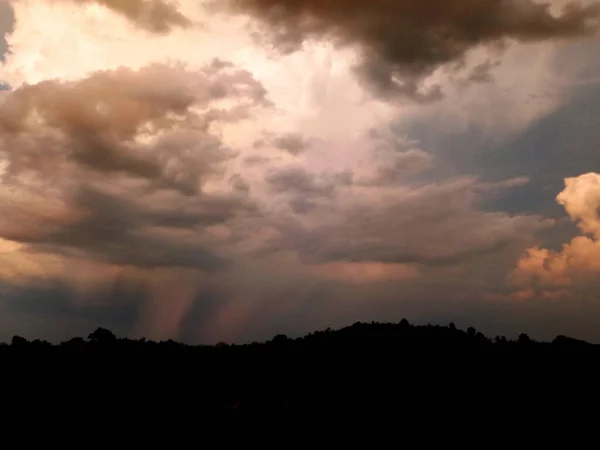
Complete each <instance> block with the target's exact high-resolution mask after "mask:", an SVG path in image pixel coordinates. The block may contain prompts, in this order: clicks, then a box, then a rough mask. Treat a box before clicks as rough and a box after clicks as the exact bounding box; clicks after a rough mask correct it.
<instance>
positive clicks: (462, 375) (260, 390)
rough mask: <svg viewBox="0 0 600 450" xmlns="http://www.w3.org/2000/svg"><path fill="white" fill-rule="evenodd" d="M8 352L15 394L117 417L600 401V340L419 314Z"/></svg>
mask: <svg viewBox="0 0 600 450" xmlns="http://www.w3.org/2000/svg"><path fill="white" fill-rule="evenodd" d="M0 364H1V365H2V367H3V372H2V376H3V380H4V381H5V382H4V386H5V393H4V398H5V400H7V401H9V400H10V401H13V400H14V403H10V404H11V405H13V406H14V405H20V407H22V408H26V409H29V410H31V409H32V408H33V409H35V410H36V411H37V412H38V413H39V414H50V415H52V414H55V412H53V411H55V410H56V407H57V405H61V408H63V407H64V408H67V410H69V411H88V413H89V412H90V411H92V412H93V411H95V412H96V413H98V412H99V411H104V410H107V411H110V417H111V420H117V418H119V417H120V418H126V417H130V416H131V417H133V416H137V417H152V415H153V414H154V416H156V415H158V416H160V417H163V418H165V419H164V420H167V418H166V417H167V416H168V417H170V418H173V417H175V416H176V417H187V418H188V419H189V418H190V417H199V415H209V416H211V417H213V418H214V417H229V418H231V419H235V418H252V419H256V418H257V417H263V418H265V417H268V418H270V419H271V420H282V419H283V418H286V417H288V418H292V417H295V418H296V419H294V420H297V418H298V417H304V418H307V417H311V418H313V419H315V418H325V417H331V418H335V420H338V419H339V420H341V419H343V418H352V417H357V415H359V416H364V417H372V416H375V415H381V414H383V415H388V416H390V417H403V418H404V419H403V420H405V422H404V423H409V422H410V421H413V422H419V421H421V420H424V421H425V422H419V423H428V424H430V425H431V426H434V424H437V425H436V426H438V425H440V424H446V425H447V426H450V424H455V423H456V424H460V423H462V421H467V422H465V423H469V424H471V425H469V426H475V425H474V424H475V423H477V424H479V425H478V426H479V427H481V426H482V424H485V425H486V426H490V424H494V423H495V424H496V425H495V426H498V427H500V428H501V429H504V433H507V432H508V431H510V430H512V431H514V430H515V426H516V424H519V423H524V422H523V421H525V422H527V423H530V422H531V423H532V421H534V420H542V423H545V424H546V426H547V427H552V426H554V425H551V424H553V423H555V422H556V421H558V422H560V423H562V426H563V428H564V425H565V423H566V422H565V420H568V419H569V418H573V417H575V415H577V414H578V413H581V412H582V411H583V409H586V410H589V411H591V412H590V413H589V414H597V413H596V411H597V409H598V403H596V401H597V400H596V398H597V393H598V385H599V384H600V376H599V375H600V371H599V369H600V346H598V345H592V344H589V343H586V342H583V341H579V340H576V339H571V338H568V337H565V336H559V337H557V338H556V339H554V341H552V342H536V341H533V340H531V339H530V338H529V337H528V336H527V335H526V334H522V335H521V336H520V337H519V338H518V339H516V340H510V339H506V338H504V337H496V338H494V339H490V338H488V337H486V336H484V335H483V334H482V333H480V332H477V331H476V330H475V329H474V328H469V329H467V330H460V329H457V328H456V327H455V326H454V325H453V324H450V326H412V325H410V324H409V323H408V322H407V321H406V320H403V321H402V322H400V323H355V324H354V325H352V326H349V327H346V328H343V329H340V330H335V331H334V330H330V329H327V330H325V331H318V332H315V333H311V334H309V335H307V336H304V337H301V338H297V339H290V338H288V337H286V336H284V335H278V336H275V337H274V338H273V339H272V340H270V341H268V342H263V343H252V344H245V345H228V344H224V343H222V344H218V345H215V346H191V345H184V344H181V343H177V342H174V341H166V342H152V341H149V340H146V339H139V340H132V339H117V337H116V336H115V335H114V334H113V333H112V332H110V331H109V330H106V329H103V328H99V329H97V330H96V331H94V332H93V333H91V334H90V335H89V336H88V337H87V338H85V339H84V338H80V337H79V338H73V339H71V340H69V341H67V342H63V343H61V344H59V345H51V344H50V343H48V342H44V341H39V340H35V341H28V340H26V339H24V338H21V337H18V336H15V337H14V338H13V339H12V342H11V343H9V344H8V343H7V344H2V345H0ZM5 404H8V403H6V402H5ZM23 405H26V407H25V406H23ZM90 405H93V407H92V406H90ZM90 408H91V409H90ZM582 408H583V409H582ZM187 411H191V413H189V414H192V416H189V414H188V413H187ZM590 417H591V416H590ZM593 417H596V416H593ZM419 418H421V419H419ZM124 420H125V419H124ZM127 420H129V419H127ZM144 420H146V419H144ZM161 420H162V419H161ZM290 420H291V419H290ZM332 420H333V419H332ZM503 420H504V421H507V422H506V423H504V422H503ZM498 421H500V422H498ZM511 421H512V422H511ZM528 421H529V422H528ZM503 427H504V428H503ZM480 429H481V428H480ZM558 429H559V428H557V430H558ZM547 432H548V430H546V433H547Z"/></svg>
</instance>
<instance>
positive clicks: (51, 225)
mask: <svg viewBox="0 0 600 450" xmlns="http://www.w3.org/2000/svg"><path fill="white" fill-rule="evenodd" d="M189 203H190V202H186V206H187V209H188V210H187V211H186V210H185V209H184V208H183V205H179V204H177V202H175V204H173V203H172V201H171V202H168V203H167V204H166V205H164V204H154V206H145V205H141V204H140V203H139V202H136V201H135V200H134V199H133V198H127V197H126V196H124V195H123V194H122V195H121V196H116V195H111V194H108V193H105V192H102V191H100V190H98V189H95V188H92V187H89V186H80V187H79V188H78V189H77V191H76V192H74V193H72V194H71V196H70V198H68V199H65V208H66V209H67V211H68V212H69V213H70V214H68V215H63V216H62V217H60V216H55V217H40V215H38V214H36V211H28V210H27V207H28V206H29V205H21V204H16V205H15V204H10V203H5V202H3V204H2V205H1V206H0V211H1V212H2V215H3V220H2V221H0V236H2V237H3V238H5V239H10V240H13V241H16V242H20V243H24V244H27V248H26V251H29V252H43V253H52V254H62V255H65V256H71V257H76V258H85V259H90V260H94V261H100V262H104V263H109V264H117V265H130V266H136V267H145V268H148V267H195V268H200V269H203V270H215V269H220V268H223V267H225V265H226V260H225V259H224V258H223V257H220V256H218V255H217V253H215V248H216V247H217V244H216V242H215V240H214V239H212V238H211V237H210V235H207V234H206V233H204V232H203V229H204V228H205V227H208V226H211V225H217V224H223V223H226V222H227V221H228V220H231V219H233V218H234V217H236V216H238V215H241V214H245V213H250V214H254V213H255V212H256V210H255V207H254V205H252V204H251V203H250V202H248V201H246V200H245V199H242V198H237V197H235V196H233V195H232V196H225V195H223V196H222V197H220V198H219V197H213V198H210V197H209V198H207V199H204V198H201V199H199V200H197V201H195V202H193V203H192V206H191V207H190V205H189ZM19 207H21V211H18V208H19ZM15 220H19V222H20V223H21V225H20V226H14V223H13V221H15ZM156 230H163V232H162V233H156V232H153V231H156ZM177 230H187V231H194V240H193V241H192V242H189V240H187V241H186V240H181V239H179V238H178V235H177V233H174V232H176V231H177Z"/></svg>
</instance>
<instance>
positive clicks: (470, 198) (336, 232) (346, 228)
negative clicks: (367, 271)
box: [273, 179, 549, 266]
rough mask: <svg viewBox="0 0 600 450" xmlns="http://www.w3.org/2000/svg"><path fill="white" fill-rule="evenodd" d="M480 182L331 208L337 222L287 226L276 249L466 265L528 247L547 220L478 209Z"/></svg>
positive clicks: (319, 257)
mask: <svg viewBox="0 0 600 450" xmlns="http://www.w3.org/2000/svg"><path fill="white" fill-rule="evenodd" d="M477 191H478V186H477V184H476V183H475V182H474V180H469V179H464V180H457V181H453V182H447V183H443V184H440V185H429V186H425V187H422V188H418V189H414V190H411V191H410V192H408V193H407V192H404V193H397V194H396V195H394V196H390V197H389V198H387V199H386V200H380V201H378V202H372V201H369V200H368V199H367V200H365V201H363V202H356V203H355V204H354V205H351V206H349V207H347V208H343V209H340V208H331V209H332V211H331V215H332V216H331V218H330V219H331V220H329V221H326V222H324V221H321V223H322V225H321V226H320V227H310V228H304V227H303V226H302V225H300V224H298V223H295V222H288V223H287V224H286V225H284V226H283V227H282V237H281V238H280V239H279V240H277V241H275V242H274V243H273V245H274V247H273V249H278V248H284V247H285V248H287V247H293V248H296V249H297V250H298V251H299V252H300V253H301V254H303V255H304V256H306V258H307V259H308V260H313V261H319V262H327V261H348V262H360V261H368V262H381V263H418V264H425V265H431V266H435V265H452V264H460V263H464V262H465V261H467V260H469V259H471V258H472V257H475V256H482V255H487V254H491V253H495V252H499V251H501V250H505V249H507V248H509V247H511V246H514V245H517V246H523V245H524V243H526V242H529V240H530V239H531V237H532V235H533V234H534V233H535V232H537V231H538V230H540V229H542V228H544V227H545V226H548V225H549V224H548V223H545V222H544V221H543V220H542V218H541V217H538V216H514V217H512V216H509V215H507V214H504V213H497V212H489V213H488V212H482V211H479V210H478V209H477V208H476V207H475V201H476V199H477V197H478V192H477Z"/></svg>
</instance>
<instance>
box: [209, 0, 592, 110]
mask: <svg viewBox="0 0 600 450" xmlns="http://www.w3.org/2000/svg"><path fill="white" fill-rule="evenodd" d="M212 6H214V7H215V8H217V9H221V10H223V9H225V10H227V11H230V12H234V13H241V14H248V15H251V16H253V17H255V18H256V19H258V21H259V22H260V23H261V24H262V25H263V26H264V25H266V26H267V27H268V28H267V34H268V36H269V38H270V40H271V41H272V43H273V44H274V45H275V46H276V47H277V48H278V49H280V50H282V51H284V52H289V51H294V50H296V49H298V48H300V46H301V44H302V43H303V42H304V41H306V40H308V39H323V38H330V39H333V40H334V41H335V42H336V43H337V44H339V45H344V46H346V45H359V46H360V48H361V49H362V56H363V61H362V63H361V64H360V65H359V66H358V67H357V70H358V72H359V73H360V74H361V75H362V76H363V78H364V79H365V80H366V81H367V82H369V83H370V84H371V85H372V87H373V88H375V89H376V91H377V92H379V93H380V94H385V95H389V94H400V95H403V96H409V97H412V98H413V99H416V100H419V101H430V100H435V99H438V98H440V97H441V95H442V93H441V91H440V89H439V88H438V87H432V88H430V89H429V90H426V91H423V90H422V89H421V86H420V85H421V83H420V82H421V81H422V80H423V78H424V77H426V76H427V75H429V74H431V73H432V72H433V71H434V70H435V69H436V68H438V67H440V66H442V65H444V64H447V63H460V62H461V60H462V59H463V58H464V57H465V55H466V54H467V52H468V51H469V50H471V49H473V48H475V47H478V46H481V45H496V46H497V45H498V44H500V45H501V44H502V43H503V42H504V41H505V40H507V39H510V40H516V41H520V42H537V41H545V40H552V39H563V38H573V37H578V36H584V35H588V34H590V33H592V32H594V31H595V30H596V29H597V25H598V23H597V19H598V15H599V13H600V5H599V4H598V3H593V4H591V5H588V6H580V5H579V4H577V3H575V2H572V3H569V4H568V5H566V6H565V8H564V9H563V11H562V13H561V14H560V15H554V14H552V13H551V11H550V4H549V3H538V2H534V1H532V0H454V1H447V0H433V1H428V2H422V1H416V0H370V1H364V0H331V1H322V0H219V1H217V2H212Z"/></svg>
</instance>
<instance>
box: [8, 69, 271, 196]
mask: <svg viewBox="0 0 600 450" xmlns="http://www.w3.org/2000/svg"><path fill="white" fill-rule="evenodd" d="M230 69H231V67H229V66H224V65H221V64H220V63H213V64H212V65H210V66H208V67H207V68H205V70H203V71H199V72H190V71H186V70H184V69H181V68H178V67H169V66H163V65H152V66H149V67H146V68H144V69H141V70H139V71H132V70H129V69H125V68H122V69H119V70H116V71H108V72H99V73H95V74H93V75H91V76H90V77H88V78H86V79H83V80H80V81H73V82H60V81H44V82H41V83H38V84H36V85H25V86H22V87H20V88H18V89H16V90H14V91H12V92H10V93H8V94H7V95H5V96H4V97H3V100H2V103H1V104H0V130H2V134H3V136H2V140H1V150H2V151H3V152H4V153H5V154H6V155H7V163H8V164H7V166H6V169H5V170H6V174H5V176H6V177H7V178H9V179H10V178H11V177H16V176H19V175H20V174H24V173H30V172H37V173H42V172H43V173H46V174H50V172H51V171H52V170H53V169H54V170H55V169H57V168H58V167H61V169H62V170H63V171H69V172H74V171H76V172H77V173H76V174H74V176H77V175H81V174H82V173H85V176H96V177H97V176H104V175H110V174H125V175H128V176H135V177H138V178H141V179H146V180H149V181H151V182H152V183H153V185H154V187H156V188H164V187H170V188H172V189H176V190H178V191H180V192H182V193H185V194H188V195H193V194H195V193H197V192H198V191H199V189H201V186H202V184H204V183H205V181H206V178H207V177H210V175H211V174H212V173H213V172H215V171H216V170H218V166H219V164H221V163H223V162H224V161H226V160H227V159H229V158H231V157H232V156H234V155H235V153H234V152H233V151H232V150H230V149H228V148H226V147H225V146H224V145H223V143H222V142H221V141H220V139H219V138H218V137H217V136H216V135H214V134H212V133H211V132H210V127H211V126H212V125H213V124H214V123H215V122H227V121H237V120H240V119H242V118H244V117H245V116H246V114H248V110H249V109H251V108H253V107H255V106H258V105H261V104H265V92H264V89H263V88H262V86H261V85H260V84H259V83H257V82H256V81H255V80H253V79H252V77H251V76H250V75H249V74H247V73H246V72H243V71H233V72H232V71H231V70H230ZM232 100H234V101H236V102H237V103H236V105H235V106H234V107H229V108H228V109H225V108H223V107H222V106H221V105H220V104H219V103H222V102H224V101H232ZM63 174H64V172H63Z"/></svg>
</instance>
